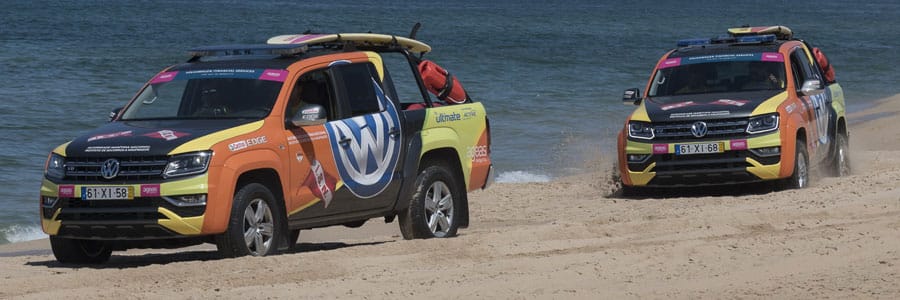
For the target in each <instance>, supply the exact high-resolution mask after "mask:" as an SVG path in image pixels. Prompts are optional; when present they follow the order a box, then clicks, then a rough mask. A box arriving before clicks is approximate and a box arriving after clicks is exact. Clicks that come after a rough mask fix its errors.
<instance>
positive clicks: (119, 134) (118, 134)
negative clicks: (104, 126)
mask: <svg viewBox="0 0 900 300" xmlns="http://www.w3.org/2000/svg"><path fill="white" fill-rule="evenodd" d="M123 136H131V130H129V131H119V132H113V133H107V134H100V135H95V136H92V137H89V138H88V139H87V141H88V142H93V141H96V140H105V139H111V138H117V137H123Z"/></svg>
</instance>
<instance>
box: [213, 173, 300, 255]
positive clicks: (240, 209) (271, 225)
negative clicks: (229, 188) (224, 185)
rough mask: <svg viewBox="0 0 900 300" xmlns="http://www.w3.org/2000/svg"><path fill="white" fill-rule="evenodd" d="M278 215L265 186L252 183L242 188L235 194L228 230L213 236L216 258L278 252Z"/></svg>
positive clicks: (281, 233)
mask: <svg viewBox="0 0 900 300" xmlns="http://www.w3.org/2000/svg"><path fill="white" fill-rule="evenodd" d="M278 212H280V210H279V209H278V206H277V202H276V201H275V196H274V195H273V194H272V192H271V191H269V189H268V188H266V186H264V185H262V184H259V183H251V184H248V185H245V186H244V187H242V188H241V189H240V190H238V192H237V193H235V194H234V202H233V204H232V206H231V217H230V218H229V220H228V229H227V230H226V231H225V233H222V234H220V235H217V236H216V248H218V250H219V254H220V255H222V256H223V257H239V256H245V255H253V256H266V255H270V254H273V253H275V252H277V250H278V246H279V245H278V241H279V240H281V239H284V238H285V236H282V235H283V234H284V233H283V232H282V228H283V227H282V226H281V225H282V224H281V220H282V218H281V216H280V214H279V213H278ZM245 236H247V238H246V239H245ZM248 239H249V241H248Z"/></svg>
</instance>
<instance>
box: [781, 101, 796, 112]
mask: <svg viewBox="0 0 900 300" xmlns="http://www.w3.org/2000/svg"><path fill="white" fill-rule="evenodd" d="M795 109H797V104H796V103H791V105H788V106H787V107H785V108H784V111H786V112H787V113H792V112H794V110H795Z"/></svg>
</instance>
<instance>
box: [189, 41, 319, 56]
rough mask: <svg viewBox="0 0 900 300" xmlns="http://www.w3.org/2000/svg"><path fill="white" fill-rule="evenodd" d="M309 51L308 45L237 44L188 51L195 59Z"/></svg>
mask: <svg viewBox="0 0 900 300" xmlns="http://www.w3.org/2000/svg"><path fill="white" fill-rule="evenodd" d="M308 49H309V47H308V46H307V45H306V44H286V45H271V44H235V45H216V46H203V47H197V48H193V49H190V50H188V53H189V54H190V55H191V56H192V57H193V58H194V59H196V58H200V57H204V56H239V55H280V56H290V55H294V54H299V53H304V52H306V51H307V50H308Z"/></svg>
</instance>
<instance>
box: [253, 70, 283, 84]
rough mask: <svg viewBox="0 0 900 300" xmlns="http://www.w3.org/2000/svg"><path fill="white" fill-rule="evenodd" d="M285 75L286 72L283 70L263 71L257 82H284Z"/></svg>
mask: <svg viewBox="0 0 900 300" xmlns="http://www.w3.org/2000/svg"><path fill="white" fill-rule="evenodd" d="M287 75H288V71H285V70H275V69H265V70H263V71H262V75H259V80H268V81H277V82H284V80H285V79H287Z"/></svg>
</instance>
